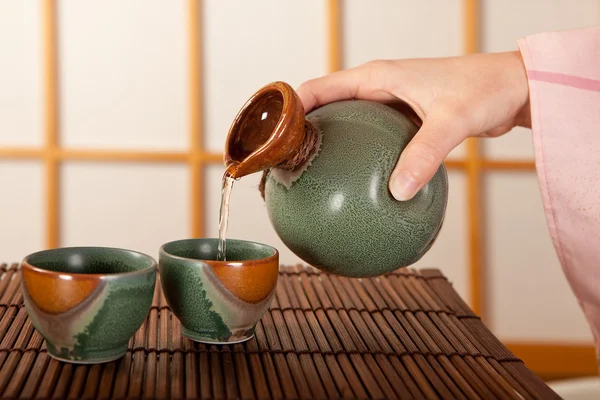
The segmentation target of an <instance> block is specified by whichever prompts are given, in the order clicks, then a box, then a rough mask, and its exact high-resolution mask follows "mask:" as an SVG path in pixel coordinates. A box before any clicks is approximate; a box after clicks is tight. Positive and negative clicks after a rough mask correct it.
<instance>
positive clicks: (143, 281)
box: [21, 247, 157, 364]
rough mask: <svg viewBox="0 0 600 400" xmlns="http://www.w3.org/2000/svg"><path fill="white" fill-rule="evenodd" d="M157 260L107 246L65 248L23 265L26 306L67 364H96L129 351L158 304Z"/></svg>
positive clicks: (32, 257) (36, 255)
mask: <svg viewBox="0 0 600 400" xmlns="http://www.w3.org/2000/svg"><path fill="white" fill-rule="evenodd" d="M156 271H157V265H156V261H155V260H154V259H153V258H151V257H150V256H147V255H145V254H141V253H137V252H134V251H130V250H124V249H115V248H105V247H65V248H58V249H53V250H45V251H40V252H37V253H33V254H30V255H28V256H27V257H25V258H24V259H23V261H22V262H21V274H22V281H21V282H22V289H23V299H24V302H25V307H26V309H27V312H28V314H29V318H30V319H31V322H32V323H33V326H34V327H35V328H36V329H37V330H38V332H39V333H40V334H41V335H42V336H43V337H44V338H45V339H46V345H47V348H48V353H49V354H50V355H51V356H52V357H54V358H56V359H58V360H61V361H65V362H71V363H79V364H91V363H103V362H109V361H113V360H116V359H118V358H120V357H121V356H123V355H124V354H125V352H126V351H127V345H128V342H129V340H130V339H131V337H132V336H133V335H134V334H135V332H136V331H137V330H138V329H139V328H140V326H141V325H142V323H143V322H144V319H145V318H146V316H147V315H148V312H149V310H150V306H151V305H152V297H153V295H154V286H155V282H156Z"/></svg>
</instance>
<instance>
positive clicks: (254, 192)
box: [205, 165, 305, 265]
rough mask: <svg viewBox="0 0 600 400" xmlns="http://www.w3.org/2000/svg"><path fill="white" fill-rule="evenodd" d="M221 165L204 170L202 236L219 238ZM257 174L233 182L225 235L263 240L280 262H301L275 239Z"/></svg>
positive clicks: (222, 169) (259, 174)
mask: <svg viewBox="0 0 600 400" xmlns="http://www.w3.org/2000/svg"><path fill="white" fill-rule="evenodd" d="M224 171H225V170H224V168H222V167H221V166H216V165H215V166H210V167H208V168H207V171H206V182H205V193H206V195H205V196H206V200H205V201H206V208H205V209H206V217H205V221H206V229H205V232H206V236H207V237H219V209H220V206H221V180H222V177H223V172H224ZM260 178H261V173H256V174H253V175H249V176H245V177H243V178H242V179H240V180H239V181H236V182H235V183H234V185H233V190H232V191H231V197H230V200H229V201H230V204H229V224H228V227H227V228H228V229H227V238H231V239H245V240H251V241H255V242H260V243H265V244H268V245H270V246H274V247H275V248H277V250H279V261H280V263H281V264H288V265H290V264H291V265H295V264H298V263H302V264H305V263H304V262H303V261H302V260H301V259H300V258H298V257H297V256H296V255H295V254H294V253H292V252H291V251H290V250H289V249H288V248H287V247H286V246H285V245H284V244H283V242H282V241H281V239H279V237H278V236H277V233H276V232H275V229H273V226H272V225H271V222H270V220H269V216H268V215H267V210H266V207H265V204H264V201H263V199H262V197H260V192H259V191H258V183H259V182H260Z"/></svg>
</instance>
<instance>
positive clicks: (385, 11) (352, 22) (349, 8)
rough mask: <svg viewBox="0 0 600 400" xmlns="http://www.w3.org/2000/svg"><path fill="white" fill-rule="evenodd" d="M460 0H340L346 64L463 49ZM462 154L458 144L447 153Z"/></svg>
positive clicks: (457, 156) (455, 52) (453, 156)
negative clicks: (418, 0)
mask: <svg viewBox="0 0 600 400" xmlns="http://www.w3.org/2000/svg"><path fill="white" fill-rule="evenodd" d="M462 3H463V2H462V1H460V0H435V1H424V2H417V1H410V0H380V1H377V2H376V4H375V3H373V2H370V1H363V0H346V1H344V2H343V7H342V9H343V34H344V38H343V58H344V67H345V68H350V67H355V66H357V65H360V64H363V63H365V62H367V61H371V60H378V59H403V58H420V57H447V56H455V55H460V54H461V53H462V52H463V48H462V46H463V40H462V30H463V27H462V26H463V25H462V21H463V19H462ZM465 156H466V149H465V146H464V145H462V144H461V145H460V146H458V147H457V148H456V149H454V150H453V151H452V152H451V153H450V156H449V158H450V159H461V158H464V157H465Z"/></svg>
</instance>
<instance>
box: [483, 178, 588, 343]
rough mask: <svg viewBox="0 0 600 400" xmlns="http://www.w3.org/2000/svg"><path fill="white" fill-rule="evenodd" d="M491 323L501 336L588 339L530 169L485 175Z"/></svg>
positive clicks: (558, 339) (488, 294)
mask: <svg viewBox="0 0 600 400" xmlns="http://www.w3.org/2000/svg"><path fill="white" fill-rule="evenodd" d="M485 196H486V200H487V206H486V213H485V221H486V226H487V227H488V229H487V232H486V243H485V246H486V250H487V254H488V260H487V265H488V272H487V277H488V278H487V282H488V288H487V289H488V292H487V296H488V299H489V301H490V318H491V319H490V322H491V328H492V329H493V331H494V333H495V334H496V335H498V336H499V337H500V338H501V339H502V340H517V341H518V340H535V341H540V340H548V341H554V342H556V341H588V342H589V341H591V334H590V331H589V328H588V325H587V323H586V321H585V318H584V316H583V314H582V312H581V310H580V309H579V306H578V304H577V301H576V299H575V297H574V295H573V294H572V292H571V289H570V287H569V285H568V283H567V280H566V278H565V276H564V274H563V272H562V269H561V266H560V263H559V262H558V258H557V256H556V253H555V251H554V247H553V246H552V242H551V239H550V235H549V233H548V228H547V225H546V219H545V216H544V211H543V206H542V200H541V197H540V191H539V185H538V181H537V177H536V175H535V174H534V173H491V174H489V175H488V176H487V177H486V184H485Z"/></svg>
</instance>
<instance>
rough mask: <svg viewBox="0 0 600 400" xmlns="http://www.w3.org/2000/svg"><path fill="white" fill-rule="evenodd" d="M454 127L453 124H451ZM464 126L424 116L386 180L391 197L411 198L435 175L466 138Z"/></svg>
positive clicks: (403, 199) (398, 198)
mask: <svg viewBox="0 0 600 400" xmlns="http://www.w3.org/2000/svg"><path fill="white" fill-rule="evenodd" d="M454 124H456V121H454ZM467 136H468V135H467V130H466V129H464V127H462V129H461V127H460V126H452V122H451V121H449V120H448V119H447V118H442V117H437V116H433V115H431V116H428V117H427V118H425V120H424V121H423V125H422V127H421V129H420V130H419V131H418V132H417V134H416V135H415V136H414V138H413V139H412V140H411V141H410V142H409V143H408V145H407V146H406V148H405V149H404V151H402V153H401V154H400V159H399V160H398V163H397V164H396V167H395V168H394V171H393V172H392V174H391V176H390V180H389V184H388V185H389V189H390V192H391V193H392V196H394V198H395V199H396V200H399V201H407V200H410V199H412V198H413V197H414V196H415V195H416V194H417V192H418V191H419V190H420V189H421V188H422V187H423V186H425V185H426V184H427V183H428V182H429V180H430V179H431V178H432V177H433V175H435V173H436V172H437V170H438V168H439V167H440V165H441V164H442V162H443V161H444V158H446V156H447V155H448V154H449V153H450V151H452V149H453V148H455V147H456V146H458V145H459V144H460V143H461V142H462V141H463V140H464V139H465V138H466V137H467Z"/></svg>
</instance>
